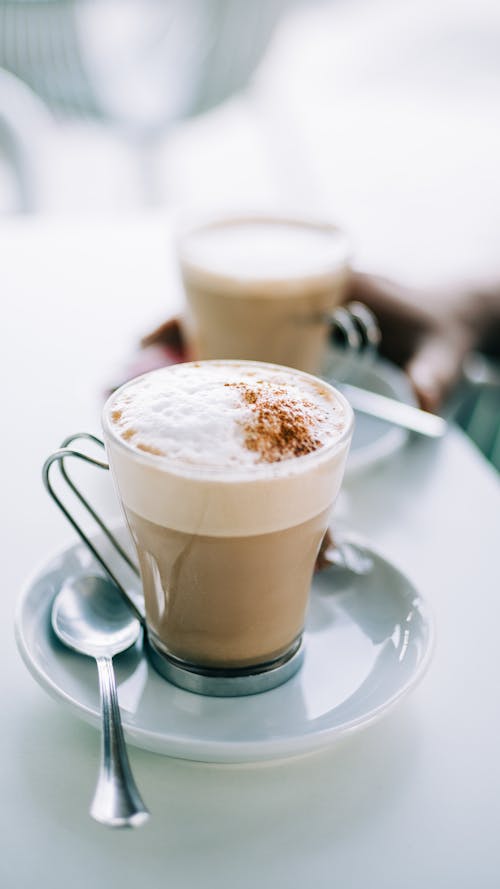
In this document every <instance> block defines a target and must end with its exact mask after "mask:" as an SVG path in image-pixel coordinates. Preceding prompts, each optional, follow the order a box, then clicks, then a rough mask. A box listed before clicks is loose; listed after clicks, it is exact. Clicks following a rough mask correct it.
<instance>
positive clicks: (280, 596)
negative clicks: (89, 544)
mask: <svg viewBox="0 0 500 889" xmlns="http://www.w3.org/2000/svg"><path fill="white" fill-rule="evenodd" d="M352 428H353V412H352V410H351V408H350V406H349V404H348V402H347V401H346V399H345V398H344V397H343V396H342V395H341V394H340V393H339V392H337V390H335V389H334V388H333V387H332V386H330V385H329V384H327V383H325V382H323V381H321V380H319V379H317V378H315V377H313V376H310V375H308V374H305V373H303V372H299V371H296V370H292V369H290V368H285V367H278V366H275V365H269V364H263V363H259V362H248V361H206V362H204V361H202V362H194V363H187V364H179V365H173V366H170V367H167V368H163V369H161V370H158V371H153V372H152V373H149V374H146V375H144V376H142V377H138V378H136V379H135V380H132V381H130V382H128V383H126V384H125V385H124V386H122V387H121V388H120V389H118V390H117V391H116V392H115V393H113V395H112V396H111V397H110V398H109V399H108V401H107V403H106V405H105V407H104V411H103V430H104V440H105V445H106V451H107V455H108V460H109V466H110V468H111V472H112V475H113V479H114V482H115V487H116V491H117V494H118V497H119V499H120V502H121V505H122V508H123V512H124V514H125V517H126V520H127V524H128V527H129V529H130V531H131V534H132V538H133V541H134V544H135V548H136V551H137V555H138V561H139V566H140V574H141V580H142V588H143V593H144V602H145V613H146V628H147V636H148V642H149V646H150V652H151V657H152V661H153V664H154V665H155V667H157V669H158V670H159V671H160V672H161V673H162V674H163V675H164V676H165V677H166V678H167V679H169V680H170V681H172V682H174V683H175V684H177V685H179V686H181V687H183V688H187V689H189V690H191V691H196V692H200V693H202V694H213V695H239V694H252V693H254V692H258V691H263V690H267V689H268V688H272V687H275V686H276V685H279V684H281V683H282V682H284V681H286V680H287V679H288V678H289V677H290V676H291V675H293V673H294V672H295V671H296V670H297V669H298V668H299V667H300V665H301V662H302V657H303V648H302V633H303V628H304V622H305V616H306V610H307V604H308V598H309V587H310V582H311V577H312V573H313V570H314V564H315V560H316V557H317V553H318V550H319V547H320V544H321V541H322V538H323V536H324V533H325V531H326V529H327V526H328V522H329V517H330V513H331V509H332V506H333V504H334V501H335V499H336V497H337V494H338V492H339V489H340V485H341V482H342V477H343V472H344V467H345V462H346V459H347V454H348V450H349V445H350V441H351V436H352ZM60 453H68V452H60ZM54 458H56V459H57V453H56V455H53V457H52V458H50V459H52V460H53V459H54ZM48 462H49V461H48ZM100 465H104V464H100Z"/></svg>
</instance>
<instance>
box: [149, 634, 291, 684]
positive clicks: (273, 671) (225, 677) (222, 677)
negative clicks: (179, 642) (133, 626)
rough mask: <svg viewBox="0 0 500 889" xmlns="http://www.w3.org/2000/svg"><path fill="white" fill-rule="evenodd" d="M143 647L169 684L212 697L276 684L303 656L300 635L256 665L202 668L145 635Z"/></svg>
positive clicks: (286, 678) (286, 675)
mask: <svg viewBox="0 0 500 889" xmlns="http://www.w3.org/2000/svg"><path fill="white" fill-rule="evenodd" d="M147 649H148V656H149V660H150V662H151V664H152V665H153V667H154V668H155V670H157V671H158V673H160V674H161V676H163V677H164V678H165V679H168V681H169V682H171V683H172V684H173V685H177V686H178V687H179V688H184V689H185V690H186V691H192V692H194V693H195V694H198V695H209V696H211V697H216V698H235V697H241V696H243V695H255V694H259V693H260V692H263V691H269V690H270V689H272V688H277V686H279V685H283V683H284V682H287V680H288V679H291V677H292V676H294V674H295V673H296V672H297V670H298V669H299V668H300V667H301V665H302V662H303V660H304V646H303V644H302V639H299V641H298V643H297V645H296V646H295V648H294V649H293V650H292V651H291V652H289V653H288V654H287V655H285V656H284V657H282V658H278V659H277V660H274V661H269V662H268V663H266V664H259V666H257V667H243V668H240V669H228V670H219V669H204V668H201V667H194V666H192V665H190V664H185V663H184V662H183V661H179V660H177V659H176V658H173V657H171V655H167V654H165V653H164V652H163V651H160V649H159V648H158V647H157V646H156V645H155V643H154V641H153V640H152V639H151V638H149V637H148V639H147Z"/></svg>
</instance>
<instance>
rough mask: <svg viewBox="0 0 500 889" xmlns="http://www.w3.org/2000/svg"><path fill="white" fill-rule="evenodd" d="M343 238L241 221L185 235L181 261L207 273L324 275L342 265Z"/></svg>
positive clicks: (325, 230)
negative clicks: (182, 259)
mask: <svg viewBox="0 0 500 889" xmlns="http://www.w3.org/2000/svg"><path fill="white" fill-rule="evenodd" d="M346 253H347V242H346V239H345V237H344V236H343V235H342V234H341V233H340V232H337V231H336V230H335V229H333V228H330V227H328V226H321V225H319V224H318V225H314V224H310V225H308V224H305V223H304V224H298V223H297V224H294V223H292V222H285V221H279V220H276V221H272V220H268V221H267V220H260V219H259V220H241V221H231V222H227V223H225V224H222V223H219V224H214V225H208V226H206V227H205V228H200V229H199V230H197V231H194V232H191V233H190V234H189V236H188V237H187V238H186V240H185V242H184V245H183V258H184V260H185V261H187V262H188V263H189V264H190V265H193V266H195V267H196V268H198V269H202V270H205V271H207V272H209V273H211V274H215V275H222V276H230V277H234V278H238V279H246V280H257V279H266V280H273V279H275V280H279V279H283V278H289V277H294V278H295V277H310V276H311V275H318V274H321V275H322V274H325V273H326V272H329V271H331V270H332V269H335V268H337V267H339V266H341V265H342V264H343V263H344V262H345V260H346Z"/></svg>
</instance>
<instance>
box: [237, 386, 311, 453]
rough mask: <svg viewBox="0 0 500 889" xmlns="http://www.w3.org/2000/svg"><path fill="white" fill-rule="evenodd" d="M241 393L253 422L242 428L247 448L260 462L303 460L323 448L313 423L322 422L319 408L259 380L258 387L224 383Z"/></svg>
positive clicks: (246, 423)
mask: <svg viewBox="0 0 500 889" xmlns="http://www.w3.org/2000/svg"><path fill="white" fill-rule="evenodd" d="M224 385H225V386H229V387H231V388H234V389H238V390H239V392H240V393H241V397H242V400H243V402H244V404H246V405H248V406H249V407H250V408H251V411H252V418H251V420H249V421H248V422H245V423H244V424H243V428H244V433H245V446H246V447H247V448H248V450H249V451H255V452H256V453H257V454H258V455H259V462H262V463H277V462H279V461H280V460H286V459H287V458H289V457H301V456H303V455H304V454H310V453H311V451H315V450H317V449H318V448H319V447H321V445H322V442H321V440H320V439H319V438H317V436H316V435H315V434H314V431H313V429H312V428H311V427H312V423H311V420H313V418H314V420H322V419H324V418H323V417H322V416H321V411H319V410H318V405H315V404H313V403H312V402H310V401H307V400H306V399H300V400H298V399H296V398H293V397H292V396H290V394H289V393H288V392H287V390H286V389H284V388H280V387H276V386H272V385H270V384H269V383H267V382H264V381H261V380H259V381H258V383H257V384H256V385H253V386H250V385H248V384H247V383H225V384H224Z"/></svg>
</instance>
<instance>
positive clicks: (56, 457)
mask: <svg viewBox="0 0 500 889" xmlns="http://www.w3.org/2000/svg"><path fill="white" fill-rule="evenodd" d="M82 439H84V440H85V441H90V442H92V443H93V444H95V445H97V446H98V447H99V448H101V449H102V450H104V442H103V441H101V439H100V438H97V437H96V436H95V435H90V433H88V432H77V433H76V434H75V435H70V436H69V437H68V438H66V439H65V440H64V441H63V442H62V444H61V447H60V448H59V450H57V451H54V453H53V454H51V455H50V457H48V458H47V460H46V461H45V463H44V465H43V470H42V476H43V482H44V485H45V488H46V489H47V491H48V493H49V494H50V496H51V497H52V499H53V500H54V502H55V503H56V504H57V506H58V507H59V509H60V510H61V512H62V513H63V515H64V516H65V517H66V519H67V520H68V522H69V523H70V525H72V527H73V528H74V529H75V531H76V533H77V534H78V536H79V537H80V539H81V540H82V541H83V543H84V544H85V545H86V546H87V548H88V549H89V550H90V552H91V553H92V555H93V556H94V558H96V559H97V561H98V562H99V564H100V565H101V566H102V567H103V568H104V570H105V572H106V574H107V575H108V577H109V578H110V579H111V580H112V582H113V583H114V584H115V586H116V587H117V589H118V590H119V592H120V594H121V595H122V596H123V598H124V599H125V601H126V603H127V605H128V606H129V607H130V608H131V609H132V611H133V612H134V614H135V616H136V617H137V618H138V620H140V622H141V624H143V625H144V614H143V613H141V611H140V610H139V608H138V607H137V605H136V603H135V602H134V601H133V600H132V598H131V597H130V595H129V594H128V593H127V591H126V589H125V587H124V586H123V584H122V583H121V582H120V581H119V580H118V578H117V577H116V575H115V573H114V572H113V571H112V569H111V568H110V567H109V565H108V564H107V562H106V561H105V560H104V558H103V557H102V556H101V554H100V553H99V551H98V550H97V549H96V547H95V546H94V544H93V543H92V541H91V539H90V538H89V536H88V535H87V534H86V533H85V531H84V530H83V529H82V527H81V526H80V525H79V524H78V522H77V521H76V519H75V517H74V516H73V515H72V513H71V512H70V511H69V509H68V508H67V506H65V505H64V503H63V502H62V500H61V499H60V497H59V495H58V494H57V493H56V492H55V490H54V487H53V485H52V480H51V477H50V476H51V469H52V467H53V466H54V465H56V464H57V466H58V467H59V471H60V473H61V476H62V478H63V479H64V482H65V484H66V485H67V486H68V487H69V488H70V490H71V491H72V492H73V494H74V495H75V496H76V497H77V499H78V500H79V501H80V503H81V504H82V506H83V507H84V508H85V509H86V510H87V512H88V513H89V515H90V516H91V517H92V518H93V519H94V521H95V522H96V524H97V525H98V526H99V528H100V529H101V531H103V533H104V534H105V535H106V537H107V539H108V540H109V542H110V543H111V545H112V546H113V547H114V548H115V550H116V551H117V553H118V554H119V555H120V556H121V557H122V559H124V560H125V562H126V563H127V565H128V567H129V568H130V569H131V571H133V573H134V574H135V575H136V576H137V577H139V569H138V567H137V565H136V564H135V563H134V562H133V561H132V559H131V558H130V556H129V555H128V553H127V552H126V551H125V550H124V549H123V547H122V546H121V544H120V543H119V541H118V540H117V539H116V537H115V535H114V534H113V533H112V532H111V531H110V530H109V528H108V527H107V525H106V524H105V523H104V521H103V520H102V519H101V517H100V516H99V515H98V514H97V512H96V511H95V509H94V508H93V507H92V506H91V505H90V503H89V502H88V500H87V499H86V498H85V497H84V496H83V494H82V493H81V491H80V490H79V489H78V488H77V486H76V485H75V483H74V481H72V479H71V478H70V477H69V475H68V470H67V468H66V465H65V461H66V460H67V459H69V458H70V457H76V458H77V459H78V460H83V461H84V462H85V463H90V465H91V466H97V467H98V468H99V469H109V464H108V463H106V462H105V461H104V460H97V459H96V458H95V457H91V456H89V454H85V453H83V452H82V451H75V450H73V449H71V448H70V447H69V446H70V445H71V444H73V443H74V442H75V441H79V440H82Z"/></svg>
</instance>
